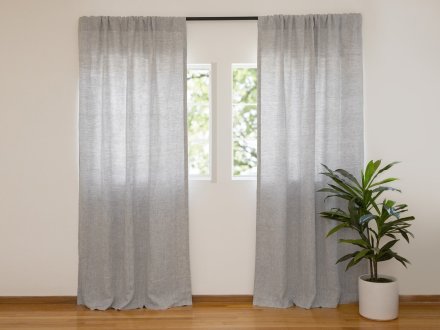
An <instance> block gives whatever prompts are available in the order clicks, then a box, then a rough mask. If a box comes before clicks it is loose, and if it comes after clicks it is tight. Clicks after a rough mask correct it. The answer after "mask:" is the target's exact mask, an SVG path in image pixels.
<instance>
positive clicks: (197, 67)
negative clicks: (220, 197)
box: [186, 63, 215, 181]
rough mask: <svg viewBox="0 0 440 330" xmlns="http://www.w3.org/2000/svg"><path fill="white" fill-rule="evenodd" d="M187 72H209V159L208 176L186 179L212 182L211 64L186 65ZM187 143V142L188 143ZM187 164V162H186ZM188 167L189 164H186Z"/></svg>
mask: <svg viewBox="0 0 440 330" xmlns="http://www.w3.org/2000/svg"><path fill="white" fill-rule="evenodd" d="M186 69H187V71H188V70H208V72H209V82H208V84H209V86H208V98H209V102H208V107H209V138H208V143H209V157H208V171H209V174H208V175H197V174H189V175H188V179H189V180H195V181H198V180H200V181H214V178H215V172H214V166H213V163H214V162H213V160H214V150H213V149H214V148H213V135H214V134H213V127H214V125H213V114H214V111H213V109H212V105H213V100H212V95H213V93H212V91H213V84H214V81H215V79H214V67H213V65H212V64H211V63H208V64H187V66H186ZM187 108H188V110H189V108H190V104H189V101H188V100H187ZM188 143H189V141H188ZM188 162H189V160H188ZM188 165H189V164H188Z"/></svg>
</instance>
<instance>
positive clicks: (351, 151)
mask: <svg viewBox="0 0 440 330" xmlns="http://www.w3.org/2000/svg"><path fill="white" fill-rule="evenodd" d="M258 36H259V37H258V38H259V40H258V61H259V63H258V68H259V90H260V96H259V98H260V99H259V147H258V149H259V158H258V159H259V164H258V188H257V191H258V193H257V246H256V270H255V289H254V304H256V305H261V306H270V307H288V306H292V305H297V306H300V307H304V308H310V307H335V306H336V305H337V304H338V303H343V302H350V301H354V300H356V298H357V277H358V275H359V274H362V273H364V272H365V266H359V267H357V268H356V269H351V270H349V271H348V272H347V273H345V272H344V270H345V264H344V265H335V262H336V260H337V259H338V256H340V255H343V254H344V252H345V251H346V250H345V247H343V246H342V245H340V244H339V245H338V243H337V237H336V236H334V237H333V236H331V237H330V238H327V239H326V238H325V235H326V232H327V231H328V230H329V229H330V228H332V226H333V225H334V223H331V222H330V221H328V220H324V219H321V218H320V216H319V212H321V211H323V210H325V209H328V208H330V207H332V206H334V205H335V204H332V203H335V202H331V201H329V200H327V202H325V203H324V197H325V196H324V195H323V194H322V193H317V192H316V191H317V190H318V189H320V188H322V187H324V185H325V182H326V181H325V179H324V178H323V177H322V175H320V174H319V172H320V171H321V169H322V167H321V163H323V164H326V165H328V166H330V167H331V168H344V169H347V170H348V171H353V172H355V173H360V170H361V168H362V164H363V114H362V107H363V105H362V47H361V43H362V41H361V16H360V15H358V14H345V15H307V16H269V17H260V18H259V19H258ZM347 234H349V233H345V236H347Z"/></svg>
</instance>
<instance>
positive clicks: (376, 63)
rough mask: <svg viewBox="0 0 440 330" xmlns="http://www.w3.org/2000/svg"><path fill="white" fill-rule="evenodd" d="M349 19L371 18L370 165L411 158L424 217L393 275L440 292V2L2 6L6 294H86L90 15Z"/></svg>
mask: <svg viewBox="0 0 440 330" xmlns="http://www.w3.org/2000/svg"><path fill="white" fill-rule="evenodd" d="M342 12H360V13H362V14H363V17H364V55H365V57H364V63H365V118H366V143H367V149H366V152H367V157H368V158H383V159H385V160H388V161H391V160H402V161H403V163H402V164H401V165H399V167H397V168H396V170H395V174H396V176H399V177H401V178H402V181H401V187H402V188H403V190H404V194H403V195H402V201H405V202H406V203H408V204H409V205H410V210H411V212H412V213H413V214H414V215H415V216H416V217H417V221H416V222H415V225H414V233H415V234H416V239H415V240H414V241H413V243H412V244H411V245H410V246H407V245H405V244H402V245H401V246H400V247H399V249H400V250H401V252H402V254H404V255H405V256H407V257H408V259H410V260H411V261H412V265H411V266H410V267H409V269H408V270H405V269H403V268H402V267H401V266H400V265H399V264H396V263H394V262H390V263H388V264H387V265H386V266H385V267H384V270H386V271H387V272H389V273H390V274H394V275H397V276H398V277H399V279H400V280H401V283H400V286H401V293H403V294H440V285H439V284H438V278H440V264H439V263H438V262H437V261H438V260H437V259H438V258H437V257H436V254H437V253H438V251H439V248H440V241H439V239H438V236H439V234H440V221H439V220H440V219H439V216H438V212H437V210H436V206H437V205H436V203H437V202H439V201H440V198H439V197H440V193H439V192H438V190H437V187H438V186H439V185H440V171H438V166H437V163H438V162H439V161H440V152H439V147H438V141H440V130H438V129H437V126H438V125H439V124H438V123H439V122H440V98H439V96H440V64H439V59H440V1H436V0H431V1H429V0H424V1H421V0H370V1H362V0H333V1H329V0H315V1H307V0H271V1H252V0H243V1H232V0H222V1H206V0H205V1H202V0H187V1H179V0H161V1H158V0H157V1H147V0H80V1H70V0H39V1H32V0H27V1H25V0H0V251H1V253H0V295H73V294H75V293H76V272H77V217H78V212H77V193H78V189H77V181H78V177H77V157H76V154H77V134H76V116H77V89H76V84H77V70H78V65H77V32H76V29H77V20H78V17H79V16H82V15H122V16H123V15H138V16H142V15H164V16H170V15H181V16H186V15H194V16H195V15H203V16H205V15H206V16H209V15H265V14H275V13H283V14H308V13H342ZM246 214H247V213H246ZM246 216H248V215H246ZM213 225H215V224H213ZM224 229H225V228H224ZM224 229H223V230H224ZM206 230H207V232H210V233H212V235H214V232H215V230H214V229H213V228H212V227H211V228H207V229H206ZM252 235H253V234H251V233H250V234H249V236H248V237H247V238H245V239H243V240H242V243H241V244H242V246H243V247H246V249H247V247H248V246H249V243H250V241H251V240H252V239H253V236H252ZM211 238H212V237H206V240H210V239H211ZM200 248H202V247H200ZM220 248H221V247H219V249H220ZM236 248H238V249H240V248H241V246H237V247H236ZM192 253H193V252H192ZM230 253H231V257H232V253H233V251H231V252H230ZM251 262H252V261H251ZM202 267H204V265H203V264H194V263H192V269H193V272H194V273H197V269H200V268H202ZM385 268H386V269H385ZM229 271H230V270H228V269H225V270H224V273H223V271H222V269H221V267H219V270H218V274H217V276H218V277H222V276H223V275H225V274H227V272H229ZM199 274H201V273H200V272H199ZM229 274H230V273H229ZM193 281H194V283H193V285H194V288H199V290H198V291H197V293H199V294H200V293H205V294H212V293H216V294H220V293H225V294H231V293H249V288H251V287H252V283H251V278H250V277H249V276H247V277H245V280H244V281H242V282H238V283H240V285H241V286H240V287H234V288H231V289H229V290H227V288H225V287H222V286H218V284H217V283H216V282H215V281H210V279H206V278H202V277H196V278H194V279H193Z"/></svg>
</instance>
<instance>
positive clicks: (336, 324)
mask: <svg viewBox="0 0 440 330" xmlns="http://www.w3.org/2000/svg"><path fill="white" fill-rule="evenodd" d="M0 329H2V330H7V329H14V330H17V329H124V330H130V329H237V330H238V329H375V330H380V329H411V330H418V329H440V304H439V303H402V304H401V306H400V317H399V318H398V319H397V320H394V321H388V322H377V321H370V320H367V319H364V318H362V317H361V316H360V315H359V314H358V311H357V305H354V304H348V305H340V306H339V307H338V308H335V309H327V308H318V309H311V310H305V309H301V308H288V309H274V308H261V307H254V306H252V304H251V303H250V302H249V301H247V300H243V301H234V302H227V301H222V300H220V301H215V302H209V301H207V300H204V299H199V300H196V301H195V303H194V305H193V306H192V307H179V308H172V309H169V310H165V311H153V310H146V309H139V310H132V311H115V310H108V311H104V312H103V311H91V310H88V309H87V308H85V307H82V306H76V305H75V304H74V303H73V302H72V301H70V302H69V301H61V302H58V303H53V302H51V301H47V302H44V301H43V302H41V301H40V302H39V303H32V301H24V302H23V303H21V302H20V301H19V300H16V301H13V302H12V303H6V302H5V301H2V303H0Z"/></svg>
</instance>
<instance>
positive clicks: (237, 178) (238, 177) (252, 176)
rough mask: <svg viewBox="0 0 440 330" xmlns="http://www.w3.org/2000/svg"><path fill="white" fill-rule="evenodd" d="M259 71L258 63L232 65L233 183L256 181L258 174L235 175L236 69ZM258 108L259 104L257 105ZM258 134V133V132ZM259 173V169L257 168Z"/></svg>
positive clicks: (231, 147) (231, 148)
mask: <svg viewBox="0 0 440 330" xmlns="http://www.w3.org/2000/svg"><path fill="white" fill-rule="evenodd" d="M248 68H251V69H258V67H257V63H232V65H231V79H230V81H231V132H230V133H231V146H230V150H231V171H230V173H231V179H232V181H256V180H257V174H247V175H234V69H248ZM256 105H257V108H258V103H257V104H256ZM257 133H258V132H257ZM257 171H258V168H257Z"/></svg>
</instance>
